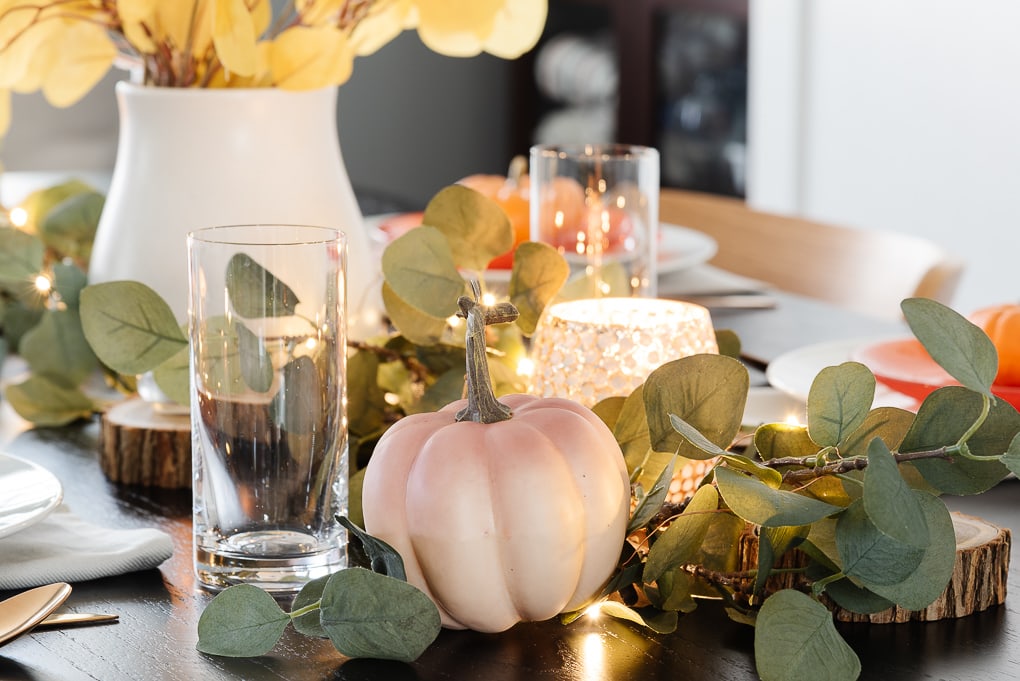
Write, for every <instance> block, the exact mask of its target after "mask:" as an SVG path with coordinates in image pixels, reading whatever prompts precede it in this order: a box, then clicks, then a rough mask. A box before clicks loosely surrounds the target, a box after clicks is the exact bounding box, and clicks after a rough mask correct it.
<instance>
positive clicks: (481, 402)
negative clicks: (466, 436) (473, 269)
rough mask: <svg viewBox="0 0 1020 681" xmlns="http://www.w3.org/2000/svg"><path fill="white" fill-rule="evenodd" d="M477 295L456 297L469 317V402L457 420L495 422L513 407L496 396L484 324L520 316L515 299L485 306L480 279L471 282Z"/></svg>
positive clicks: (508, 415) (467, 344)
mask: <svg viewBox="0 0 1020 681" xmlns="http://www.w3.org/2000/svg"><path fill="white" fill-rule="evenodd" d="M471 292H472V293H473V294H474V296H475V297H474V299H473V300H472V299H471V298H469V297H467V296H461V297H460V299H459V300H458V301H457V305H459V306H460V312H458V313H457V314H458V316H460V317H464V318H465V319H467V336H466V337H465V344H466V346H467V400H468V403H467V406H466V407H464V408H463V409H461V410H460V411H459V412H457V420H458V421H474V422H475V423H495V422H497V421H507V420H509V419H510V417H511V416H512V415H513V412H512V411H511V410H510V407H508V406H506V405H505V404H503V403H502V402H500V401H499V400H497V399H496V395H495V393H494V392H493V391H492V379H491V378H490V377H489V363H488V360H487V359H486V357H485V326H486V325H487V324H501V323H504V322H512V321H514V320H515V319H517V316H518V312H517V308H516V307H514V306H513V304H512V303H499V304H497V305H494V306H493V307H486V306H484V305H482V304H481V303H480V302H479V301H480V299H481V293H482V291H481V287H479V285H478V282H477V281H472V282H471Z"/></svg>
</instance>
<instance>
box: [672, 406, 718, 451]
mask: <svg viewBox="0 0 1020 681" xmlns="http://www.w3.org/2000/svg"><path fill="white" fill-rule="evenodd" d="M669 425H670V426H672V427H673V430H675V431H676V432H678V433H680V435H681V436H683V439H684V440H685V441H687V442H688V443H690V444H692V445H694V446H695V447H696V448H697V450H698V451H699V454H700V455H699V456H696V457H684V458H694V459H710V458H713V457H716V456H722V455H723V454H725V453H726V450H725V449H723V448H722V447H719V446H718V445H716V444H715V443H714V442H711V441H709V439H708V438H707V437H705V436H704V435H702V434H701V432H700V431H699V430H698V429H697V428H695V427H694V426H692V425H691V424H689V423H687V422H686V421H684V420H683V419H682V418H680V417H679V416H677V415H676V414H670V415H669ZM706 455H707V456H706Z"/></svg>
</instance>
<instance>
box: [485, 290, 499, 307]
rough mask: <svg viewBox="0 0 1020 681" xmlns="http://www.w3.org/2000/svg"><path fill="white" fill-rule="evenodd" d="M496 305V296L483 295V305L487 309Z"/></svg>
mask: <svg viewBox="0 0 1020 681" xmlns="http://www.w3.org/2000/svg"><path fill="white" fill-rule="evenodd" d="M495 304H496V296H494V295H493V294H491V293H483V294H482V305H484V306H486V307H492V306H493V305H495Z"/></svg>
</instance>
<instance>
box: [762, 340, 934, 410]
mask: <svg viewBox="0 0 1020 681" xmlns="http://www.w3.org/2000/svg"><path fill="white" fill-rule="evenodd" d="M875 340H876V339H875V338H849V339H841V340H836V341H829V342H825V343H816V344H814V345H806V346H804V347H802V348H797V349H796V350H791V351H790V352H787V353H786V354H783V355H780V356H779V357H777V358H776V359H774V360H772V361H771V362H769V365H768V368H766V369H765V378H766V379H768V382H769V385H771V386H773V387H774V388H776V389H778V390H781V391H783V392H784V393H786V394H787V395H790V396H792V397H795V398H797V399H799V400H803V401H804V402H807V398H808V393H809V392H810V391H811V383H812V382H813V381H814V380H815V377H816V376H817V375H818V372H820V371H821V370H822V369H824V368H825V367H830V366H836V365H838V364H842V363H843V362H848V361H850V356H851V354H852V353H853V351H854V350H855V349H856V348H858V347H861V346H863V345H866V344H868V343H873V342H875ZM873 406H876V407H880V406H881V407H900V408H903V409H915V408H916V407H917V401H916V400H914V399H913V398H912V397H908V396H907V395H903V394H901V393H898V392H896V391H894V390H891V389H890V388H887V387H885V386H883V385H882V384H878V385H876V386H875V402H874V405H873Z"/></svg>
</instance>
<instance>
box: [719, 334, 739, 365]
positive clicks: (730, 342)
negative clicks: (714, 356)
mask: <svg viewBox="0 0 1020 681" xmlns="http://www.w3.org/2000/svg"><path fill="white" fill-rule="evenodd" d="M715 344H716V345H718V346H719V354H720V355H725V356H727V357H732V358H733V359H740V348H741V343H740V336H738V335H737V334H736V333H735V332H733V331H732V330H730V329H716V330H715Z"/></svg>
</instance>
